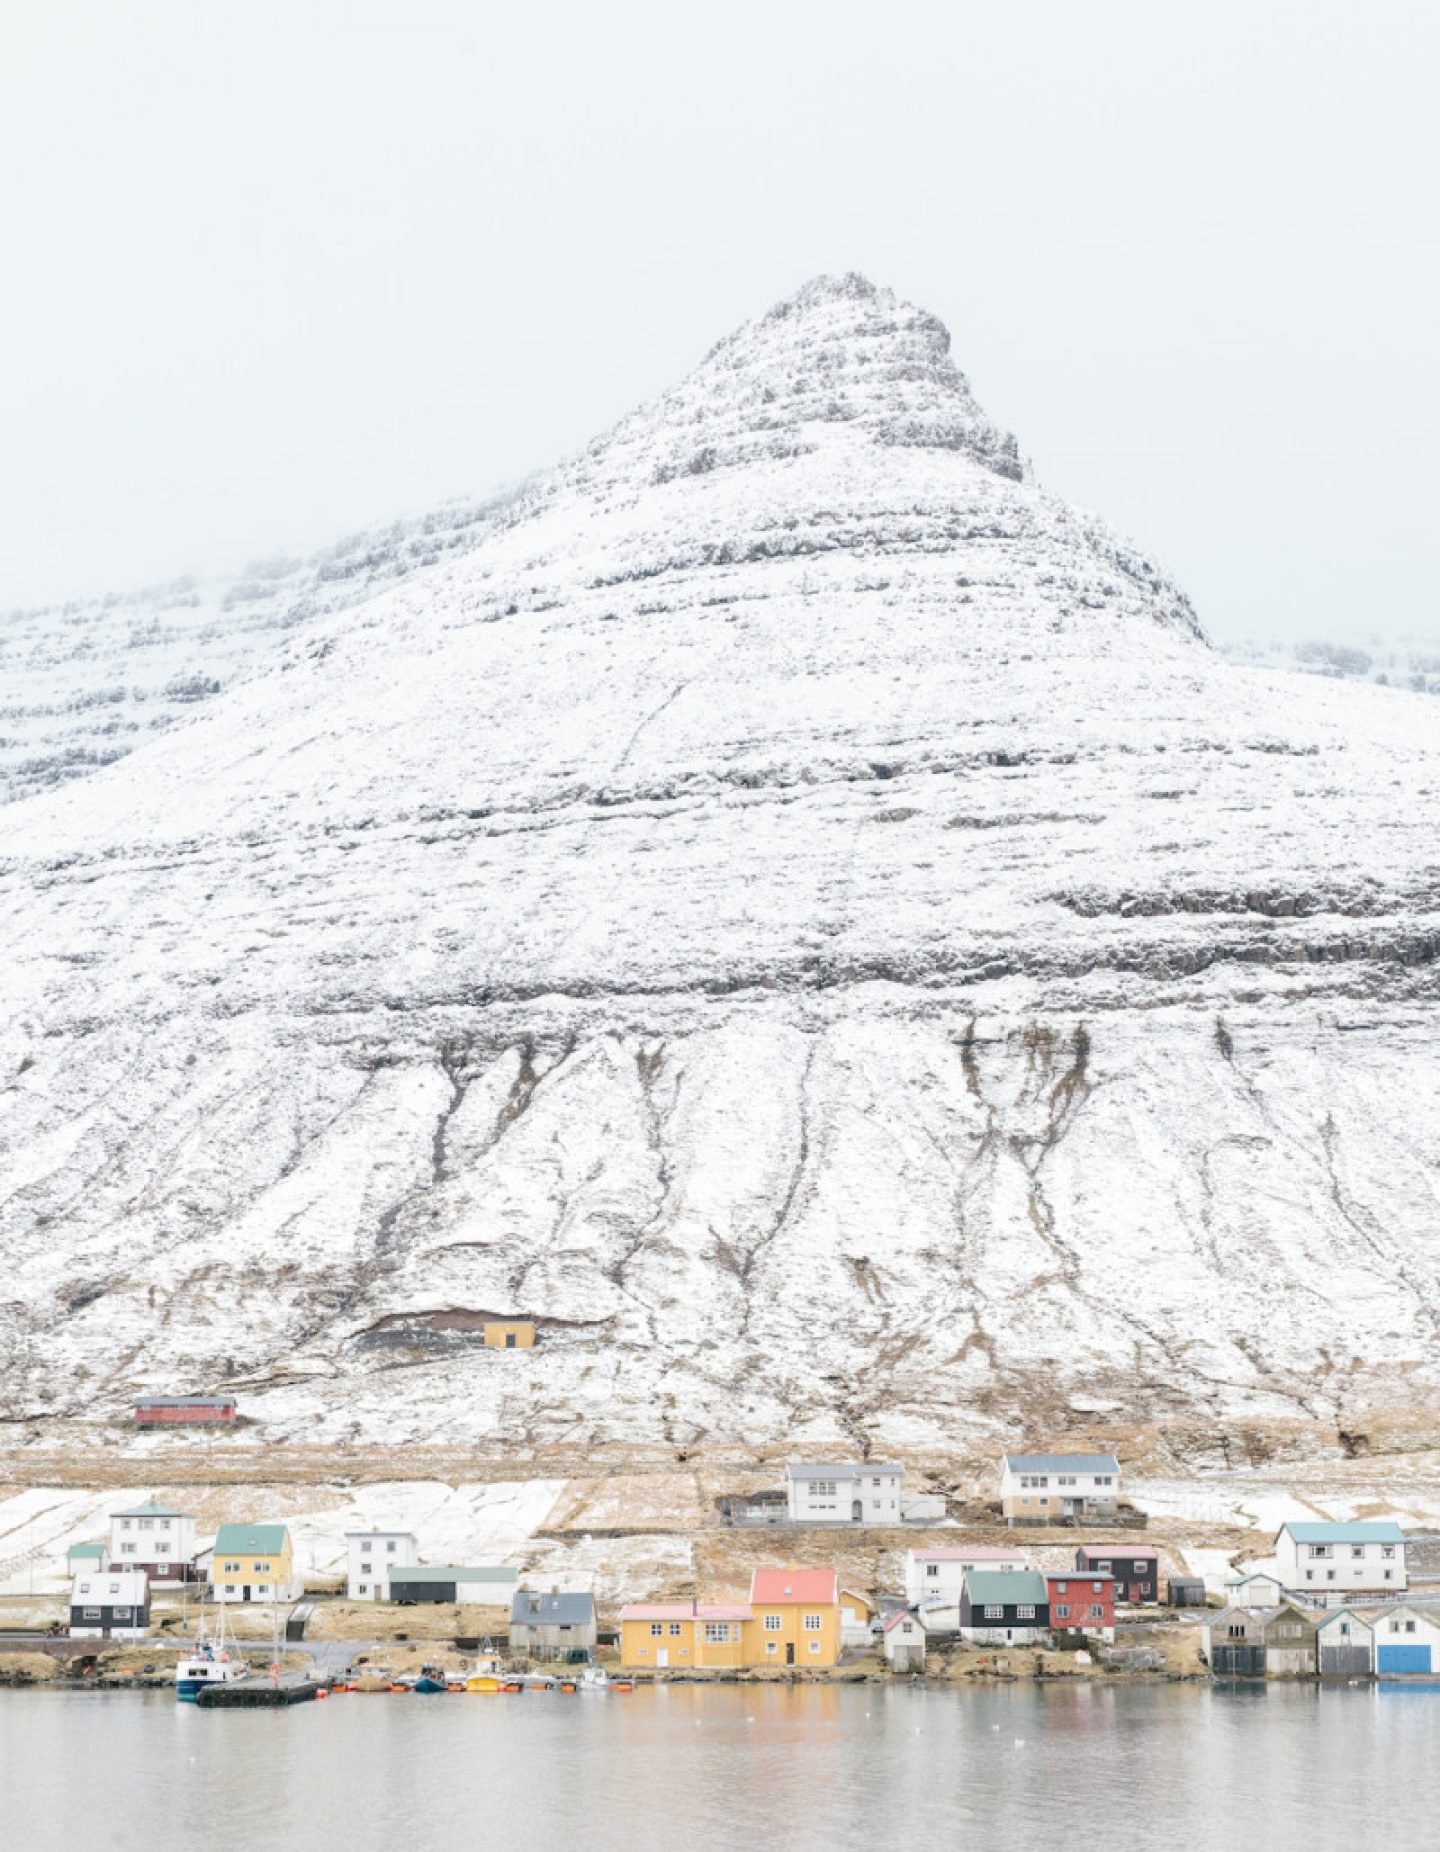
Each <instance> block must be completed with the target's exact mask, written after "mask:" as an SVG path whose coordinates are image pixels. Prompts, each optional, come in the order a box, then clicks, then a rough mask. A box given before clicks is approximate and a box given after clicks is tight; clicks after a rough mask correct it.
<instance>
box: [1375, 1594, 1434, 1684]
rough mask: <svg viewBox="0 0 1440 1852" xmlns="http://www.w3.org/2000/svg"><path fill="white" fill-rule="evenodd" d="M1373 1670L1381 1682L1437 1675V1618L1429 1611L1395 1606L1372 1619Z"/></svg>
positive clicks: (1427, 1609)
mask: <svg viewBox="0 0 1440 1852" xmlns="http://www.w3.org/2000/svg"><path fill="white" fill-rule="evenodd" d="M1370 1618H1371V1625H1372V1626H1373V1627H1374V1629H1375V1670H1376V1671H1377V1672H1378V1673H1379V1675H1380V1676H1381V1678H1395V1677H1398V1676H1400V1675H1401V1674H1403V1673H1409V1672H1420V1673H1433V1672H1440V1616H1437V1615H1436V1614H1435V1613H1434V1612H1433V1611H1432V1610H1431V1609H1429V1608H1407V1607H1406V1606H1404V1605H1403V1603H1402V1604H1397V1606H1395V1607H1393V1608H1386V1609H1384V1611H1383V1612H1381V1613H1379V1614H1374V1615H1372V1616H1371V1617H1370Z"/></svg>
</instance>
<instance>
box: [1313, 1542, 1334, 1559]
mask: <svg viewBox="0 0 1440 1852" xmlns="http://www.w3.org/2000/svg"><path fill="white" fill-rule="evenodd" d="M1333 1554H1334V1552H1333V1551H1332V1550H1331V1548H1330V1545H1329V1544H1328V1543H1312V1544H1311V1545H1310V1555H1311V1556H1312V1557H1322V1556H1331V1555H1333Z"/></svg>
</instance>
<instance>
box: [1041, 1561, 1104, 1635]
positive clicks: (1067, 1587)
mask: <svg viewBox="0 0 1440 1852" xmlns="http://www.w3.org/2000/svg"><path fill="white" fill-rule="evenodd" d="M1045 1592H1046V1594H1047V1595H1048V1596H1049V1597H1050V1631H1051V1632H1052V1633H1075V1632H1078V1631H1079V1630H1080V1629H1081V1628H1083V1629H1084V1630H1085V1631H1086V1632H1087V1633H1091V1632H1094V1631H1095V1630H1096V1629H1098V1628H1102V1627H1113V1626H1114V1625H1115V1578H1114V1576H1108V1575H1092V1574H1090V1573H1088V1572H1087V1573H1084V1574H1082V1573H1081V1572H1080V1571H1078V1570H1075V1569H1058V1570H1047V1571H1046V1574H1045Z"/></svg>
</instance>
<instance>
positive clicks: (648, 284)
mask: <svg viewBox="0 0 1440 1852" xmlns="http://www.w3.org/2000/svg"><path fill="white" fill-rule="evenodd" d="M1437 70H1440V8H1437V7H1436V6H1434V5H1433V4H1420V3H1419V0H1353V3H1351V0H1303V3H1302V0H1293V3H1289V0H1286V3H1282V0H1204V3H1203V4H1200V3H1191V0H1168V3H1167V0H1009V3H1008V4H1007V3H1006V0H985V4H974V3H973V0H937V3H935V4H919V3H917V0H887V3H886V4H884V5H881V4H874V3H872V4H868V5H863V6H861V5H853V4H849V0H823V3H815V4H812V3H811V0H769V3H768V4H751V3H750V0H727V4H725V5H712V4H707V3H706V0H688V4H676V0H665V3H664V4H648V3H645V4H642V3H640V0H616V4H612V5H609V6H606V5H601V4H596V3H595V0H588V3H586V4H579V3H570V4H565V5H557V4H545V3H544V0H532V3H531V4H529V5H523V6H521V5H514V6H507V7H505V8H503V9H498V8H493V7H486V6H482V5H478V4H473V3H471V4H465V3H463V0H404V3H403V4H401V3H399V0H245V4H243V5H238V4H237V5H230V6H223V7H222V6H220V5H216V4H206V3H205V0H31V3H30V4H24V3H23V0H12V4H10V5H8V6H6V7H5V8H4V9H3V16H0V260H3V268H0V535H3V544H0V609H3V608H8V607H9V606H10V605H12V604H15V603H17V602H27V603H28V602H36V601H41V600H47V599H50V598H53V597H63V596H68V595H72V594H76V593H80V592H86V591H98V590H104V589H107V588H115V589H120V588H127V587H130V586H134V585H138V584H142V583H146V582H149V581H151V580H154V579H156V578H160V577H169V576H173V575H174V574H175V573H178V572H181V571H186V570H196V571H208V570H217V569H218V570H223V569H226V568H237V567H239V566H240V565H242V564H243V563H244V562H245V560H247V559H248V558H250V557H252V556H255V555H257V554H267V553H271V552H274V551H276V550H277V549H282V548H284V549H298V548H308V547H309V546H312V545H318V544H321V543H323V542H325V541H327V540H330V539H332V538H334V537H336V536H337V535H339V534H341V533H344V532H346V531H348V530H350V529H352V528H355V527H358V526H361V525H363V524H366V523H369V522H372V521H377V520H382V519H386V518H388V517H390V516H392V515H396V514H401V513H409V512H414V511H417V510H419V509H423V508H424V507H426V506H428V505H429V504H431V503H433V502H436V501H439V500H442V499H444V498H446V497H448V496H451V495H456V494H462V493H467V492H480V491H483V490H485V489H487V488H489V487H491V486H493V485H495V484H497V483H499V482H502V481H505V480H508V479H512V478H514V477H515V476H517V475H519V474H522V473H524V472H526V471H528V470H530V469H532V468H534V467H535V466H537V465H540V464H543V463H546V462H548V461H550V460H551V459H553V458H554V457H556V456H557V455H559V454H561V453H562V452H564V451H566V450H568V449H570V448H572V447H573V446H576V445H578V444H579V443H581V442H582V441H583V440H584V439H586V438H587V437H588V436H589V435H590V434H591V433H592V432H594V431H595V430H597V429H600V428H602V427H603V426H605V425H606V424H608V423H609V422H611V421H612V420H613V419H615V418H616V417H618V416H619V415H620V414H622V413H623V412H625V411H626V410H628V409H629V407H630V406H631V405H632V404H633V403H635V402H636V401H637V400H639V399H641V398H643V397H646V396H648V395H649V394H651V393H653V392H655V391H657V390H659V389H661V388H663V387H664V386H666V385H667V384H669V383H670V382H671V380H672V379H674V378H675V377H676V376H678V375H679V374H680V373H681V372H683V371H684V370H685V369H686V368H688V367H689V366H690V365H692V364H693V363H694V362H695V361H696V360H697V359H699V357H700V356H701V355H702V354H703V353H704V352H705V350H706V349H707V348H708V347H709V346H710V345H711V343H712V342H713V341H714V340H715V339H716V338H717V337H718V336H719V335H721V334H723V333H725V332H726V331H727V330H728V329H729V328H730V327H731V326H732V325H733V324H735V323H736V322H738V321H740V320H743V319H744V318H746V317H747V316H749V315H752V314H756V313H758V312H759V311H761V310H763V309H764V308H766V307H767V306H768V305H769V304H770V303H771V302H773V301H774V300H776V299H777V298H778V297H780V296H782V295H787V294H789V293H790V292H791V291H792V290H793V289H795V288H796V287H797V286H798V285H799V284H800V283H801V282H802V281H804V280H805V279H806V278H807V277H809V276H811V275H813V274H814V273H815V272H817V271H821V270H846V269H860V270H863V271H865V272H866V273H867V274H868V275H870V276H872V277H874V278H875V279H876V280H877V281H879V282H883V283H887V284H889V285H891V286H892V287H893V288H895V289H897V290H898V291H900V292H901V293H902V294H904V295H906V296H908V297H910V298H911V299H913V300H915V301H918V302H920V303H922V304H924V305H925V306H926V307H927V308H930V309H933V310H934V311H935V312H936V313H937V314H939V315H940V316H941V317H942V318H943V319H944V320H945V321H946V322H947V323H948V324H949V326H950V329H951V331H952V333H953V336H954V345H955V353H956V356H957V358H958V360H959V361H960V364H961V366H962V367H964V368H965V370H966V371H967V372H968V373H969V375H970V377H971V380H972V383H973V384H974V386H975V389H976V392H977V394H978V396H979V398H980V399H981V401H982V403H983V404H984V405H985V406H986V408H987V409H988V410H989V411H990V412H991V413H992V415H993V416H995V417H996V418H997V419H999V420H1000V421H1002V422H1004V423H1006V424H1008V425H1009V426H1010V427H1011V428H1012V429H1014V430H1015V431H1016V432H1017V434H1018V435H1019V438H1020V443H1021V448H1022V450H1023V451H1024V452H1026V453H1027V454H1029V455H1030V456H1031V457H1032V458H1033V459H1034V462H1035V465H1036V468H1037V470H1038V472H1039V474H1040V475H1041V477H1042V478H1043V480H1044V481H1045V482H1046V483H1047V484H1049V485H1050V486H1051V487H1053V488H1055V489H1057V490H1059V491H1060V492H1062V493H1064V494H1066V495H1068V496H1069V497H1071V498H1072V499H1074V500H1076V501H1079V502H1082V503H1084V504H1086V505H1088V506H1090V507H1093V508H1095V509H1097V510H1099V511H1100V512H1101V513H1103V514H1105V515H1106V516H1107V517H1108V518H1110V519H1111V520H1112V521H1114V522H1115V523H1116V524H1117V525H1118V526H1120V527H1122V528H1123V529H1125V530H1126V531H1128V532H1129V533H1131V534H1133V535H1134V536H1135V537H1137V538H1138V539H1140V540H1141V541H1143V543H1144V544H1145V545H1146V546H1147V547H1149V548H1152V549H1154V550H1155V551H1156V552H1157V553H1158V554H1159V555H1160V556H1161V557H1162V558H1163V559H1164V560H1165V561H1166V562H1167V564H1168V565H1169V566H1170V568H1171V569H1172V570H1173V571H1174V572H1175V573H1176V574H1177V575H1178V576H1179V577H1180V578H1181V580H1182V581H1183V582H1184V583H1185V584H1186V586H1187V587H1188V588H1189V590H1190V591H1191V594H1192V596H1193V597H1194V599H1195V601H1196V603H1197V605H1198V607H1199V609H1200V612H1201V615H1202V617H1203V618H1204V620H1205V621H1206V622H1207V623H1208V624H1209V625H1210V627H1211V628H1212V629H1213V630H1214V631H1215V632H1217V633H1218V634H1222V635H1224V634H1256V635H1261V636H1267V635H1270V634H1281V635H1284V634H1289V635H1295V634H1305V635H1310V634H1319V635H1331V636H1342V635H1343V636H1355V637H1363V636H1364V635H1365V634H1367V633H1368V632H1369V631H1371V630H1372V629H1377V628H1378V629H1381V630H1383V631H1384V632H1385V633H1387V634H1390V635H1398V634H1404V633H1405V632H1406V631H1420V632H1424V633H1430V634H1434V633H1436V632H1440V592H1437V585H1440V521H1437V519H1436V496H1437V487H1440V362H1437V328H1440V289H1437V275H1440V258H1437V252H1440V240H1437V224H1436V176H1437V173H1440V146H1437V129H1436V122H1437V108H1436V97H1435V91H1436V81H1437Z"/></svg>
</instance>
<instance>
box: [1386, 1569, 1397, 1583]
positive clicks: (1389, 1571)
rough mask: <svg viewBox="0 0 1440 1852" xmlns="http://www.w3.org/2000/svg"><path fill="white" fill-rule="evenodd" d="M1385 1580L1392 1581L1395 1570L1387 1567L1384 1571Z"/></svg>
mask: <svg viewBox="0 0 1440 1852" xmlns="http://www.w3.org/2000/svg"><path fill="white" fill-rule="evenodd" d="M1385 1580H1386V1581H1387V1582H1393V1581H1394V1580H1395V1571H1394V1570H1393V1569H1387V1570H1386V1571H1385Z"/></svg>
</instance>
